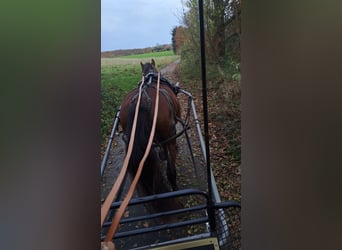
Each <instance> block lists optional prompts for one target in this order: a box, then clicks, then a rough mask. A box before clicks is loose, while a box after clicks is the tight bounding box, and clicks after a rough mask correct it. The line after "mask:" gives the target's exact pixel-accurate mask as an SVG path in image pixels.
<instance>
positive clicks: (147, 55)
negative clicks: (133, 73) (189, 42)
mask: <svg viewBox="0 0 342 250" xmlns="http://www.w3.org/2000/svg"><path fill="white" fill-rule="evenodd" d="M164 56H174V53H173V51H172V50H168V51H160V52H151V53H145V54H138V55H128V56H121V57H120V58H143V59H144V58H156V57H164Z"/></svg>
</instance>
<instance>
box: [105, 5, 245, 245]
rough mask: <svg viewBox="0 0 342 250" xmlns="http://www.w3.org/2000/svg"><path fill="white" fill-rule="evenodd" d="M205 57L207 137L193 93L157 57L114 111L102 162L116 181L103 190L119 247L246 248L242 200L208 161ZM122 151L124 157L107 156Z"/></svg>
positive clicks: (108, 235)
mask: <svg viewBox="0 0 342 250" xmlns="http://www.w3.org/2000/svg"><path fill="white" fill-rule="evenodd" d="M199 7H200V23H202V25H201V27H202V26H203V20H201V6H199ZM202 28H203V27H202ZM202 35H203V31H202V29H201V42H202V43H204V39H203V37H202ZM201 54H202V79H203V113H204V114H203V115H204V138H203V135H202V130H201V126H200V120H199V118H198V115H197V112H196V107H195V102H194V98H193V96H192V94H191V93H190V92H188V91H186V90H185V89H183V88H181V87H179V86H177V85H175V84H173V83H171V82H170V81H168V80H167V79H166V78H163V77H162V76H161V75H160V73H158V72H157V71H156V70H155V64H154V61H153V60H152V61H151V63H146V64H141V66H142V75H143V76H142V80H141V82H140V83H139V85H138V87H137V88H136V89H135V90H133V91H132V92H131V93H129V94H128V95H127V96H126V98H125V99H124V101H123V103H122V105H121V107H120V108H119V109H118V111H117V114H116V116H115V119H114V122H113V128H112V133H111V136H110V138H109V140H108V144H107V148H106V152H105V155H104V157H103V160H102V163H101V176H102V178H108V179H115V180H116V181H115V183H114V184H113V185H112V183H111V185H112V187H111V188H107V189H108V190H107V191H106V192H105V193H106V195H105V196H106V199H105V201H104V202H103V205H102V209H101V236H100V237H101V241H104V242H111V241H113V242H114V244H115V247H116V249H135V250H142V249H165V250H166V249H198V250H203V249H240V248H241V245H240V244H241V243H240V208H241V207H240V203H239V202H237V201H225V202H222V201H221V199H220V195H219V193H218V190H217V187H216V183H215V178H214V176H213V173H212V170H211V166H210V154H209V142H208V118H207V108H206V106H207V103H206V102H207V100H206V86H205V84H206V83H205V79H206V76H205V56H204V46H202V50H201ZM179 100H182V101H183V103H179ZM180 108H182V112H181V111H180ZM138 117H139V118H138ZM119 123H120V124H121V127H122V131H121V132H118V125H119ZM176 141H178V142H179V141H182V145H183V146H182V147H181V148H178V151H179V152H178V158H177V161H176V151H177V146H176ZM113 142H114V143H113ZM113 144H115V147H113ZM119 152H121V155H125V158H122V159H121V161H120V160H119V161H116V162H115V164H113V161H112V160H110V161H108V159H115V158H118V157H117V156H118V155H120V153H119ZM123 152H124V154H122V153H123ZM180 152H182V154H181V155H182V157H180V159H179V155H180ZM116 160H117V159H116ZM118 166H119V167H118ZM176 169H177V170H176ZM108 176H109V177H108ZM111 185H110V186H111ZM107 194H108V195H107Z"/></svg>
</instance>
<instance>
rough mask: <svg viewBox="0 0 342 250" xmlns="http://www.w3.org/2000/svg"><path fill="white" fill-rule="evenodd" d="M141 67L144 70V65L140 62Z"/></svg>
mask: <svg viewBox="0 0 342 250" xmlns="http://www.w3.org/2000/svg"><path fill="white" fill-rule="evenodd" d="M140 65H141V69H142V70H144V64H143V63H142V62H140Z"/></svg>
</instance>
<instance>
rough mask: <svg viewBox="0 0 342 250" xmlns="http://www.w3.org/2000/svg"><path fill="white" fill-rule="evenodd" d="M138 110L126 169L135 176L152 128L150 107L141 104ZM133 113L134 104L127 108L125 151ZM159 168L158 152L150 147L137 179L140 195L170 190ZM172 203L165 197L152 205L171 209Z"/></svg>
mask: <svg viewBox="0 0 342 250" xmlns="http://www.w3.org/2000/svg"><path fill="white" fill-rule="evenodd" d="M138 112H139V114H138V120H137V125H136V132H135V138H134V144H133V149H132V154H131V158H130V160H129V163H128V171H129V173H130V174H131V175H132V176H135V174H136V172H137V169H138V166H139V163H140V161H141V160H142V158H143V156H144V153H145V150H146V147H147V144H148V140H149V136H150V133H151V128H152V118H151V117H152V115H151V110H150V108H148V107H147V106H146V105H143V104H141V105H140V107H139V111H138ZM134 114H135V105H130V107H129V110H128V119H127V130H126V136H127V139H128V140H127V143H126V144H127V145H126V151H127V148H128V142H129V140H130V136H131V132H132V126H133V120H134ZM161 169H162V167H161V164H160V160H159V157H158V154H157V152H156V151H155V150H154V149H153V147H152V148H151V150H150V152H149V154H148V157H147V158H146V161H145V164H144V167H143V171H142V173H141V176H140V179H139V184H138V188H137V189H138V193H139V194H140V196H145V195H153V194H158V193H166V192H169V191H170V188H169V187H168V186H167V185H166V184H165V183H166V181H165V177H164V176H163V174H162V171H161ZM174 205H175V201H174V200H172V199H166V200H164V201H163V202H158V201H156V202H153V203H152V207H153V209H155V210H156V211H166V210H169V209H170V208H171V209H172V207H174ZM177 208H179V206H177V207H175V208H173V209H177Z"/></svg>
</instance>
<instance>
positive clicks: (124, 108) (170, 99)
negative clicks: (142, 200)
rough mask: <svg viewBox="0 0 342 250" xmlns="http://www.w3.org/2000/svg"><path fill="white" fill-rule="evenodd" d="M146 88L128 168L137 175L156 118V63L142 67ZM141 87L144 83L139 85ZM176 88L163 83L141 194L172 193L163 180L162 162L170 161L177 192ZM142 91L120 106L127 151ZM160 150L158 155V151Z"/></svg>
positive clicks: (170, 178)
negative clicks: (152, 144) (153, 120)
mask: <svg viewBox="0 0 342 250" xmlns="http://www.w3.org/2000/svg"><path fill="white" fill-rule="evenodd" d="M141 69H142V75H143V76H144V85H143V86H142V94H141V101H140V106H139V111H138V112H139V113H138V121H137V127H136V133H135V139H134V145H133V151H132V155H131V158H130V161H129V164H128V171H129V173H130V174H131V175H133V176H134V175H135V173H136V171H137V167H138V165H139V162H140V161H141V159H142V157H143V155H144V152H145V149H146V146H147V142H148V138H149V136H150V131H151V127H152V119H153V115H154V107H155V97H156V83H157V73H158V72H157V70H156V67H155V61H154V60H153V59H152V60H151V63H145V64H143V63H142V62H141ZM140 84H142V83H140ZM175 90H176V88H175V87H174V86H173V85H172V84H170V83H169V82H168V81H167V80H166V79H165V78H162V77H161V80H160V90H159V91H160V94H159V107H158V116H157V124H156V132H155V136H154V146H152V148H151V150H150V152H149V156H148V157H147V160H146V162H145V165H144V168H143V171H142V174H141V177H140V180H139V187H138V191H139V193H142V194H144V195H145V194H146V195H151V194H157V193H164V192H168V191H170V189H169V188H168V185H166V183H165V181H163V180H164V179H165V178H163V175H162V170H161V165H160V161H161V160H167V179H168V182H169V184H170V185H171V187H172V189H173V190H177V189H178V187H177V184H176V166H175V161H176V151H177V145H176V138H175V135H176V123H177V119H178V118H179V117H180V112H181V109H180V104H179V102H178V99H177V96H176V91H175ZM138 93H139V88H135V89H134V90H132V91H131V92H129V93H128V94H127V96H126V97H125V98H124V100H123V102H122V104H121V112H120V123H121V126H122V128H123V131H124V138H125V142H126V151H127V147H128V142H129V140H130V136H131V132H132V131H131V130H132V124H133V118H134V114H135V107H136V103H137V99H138ZM158 149H159V151H158Z"/></svg>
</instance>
